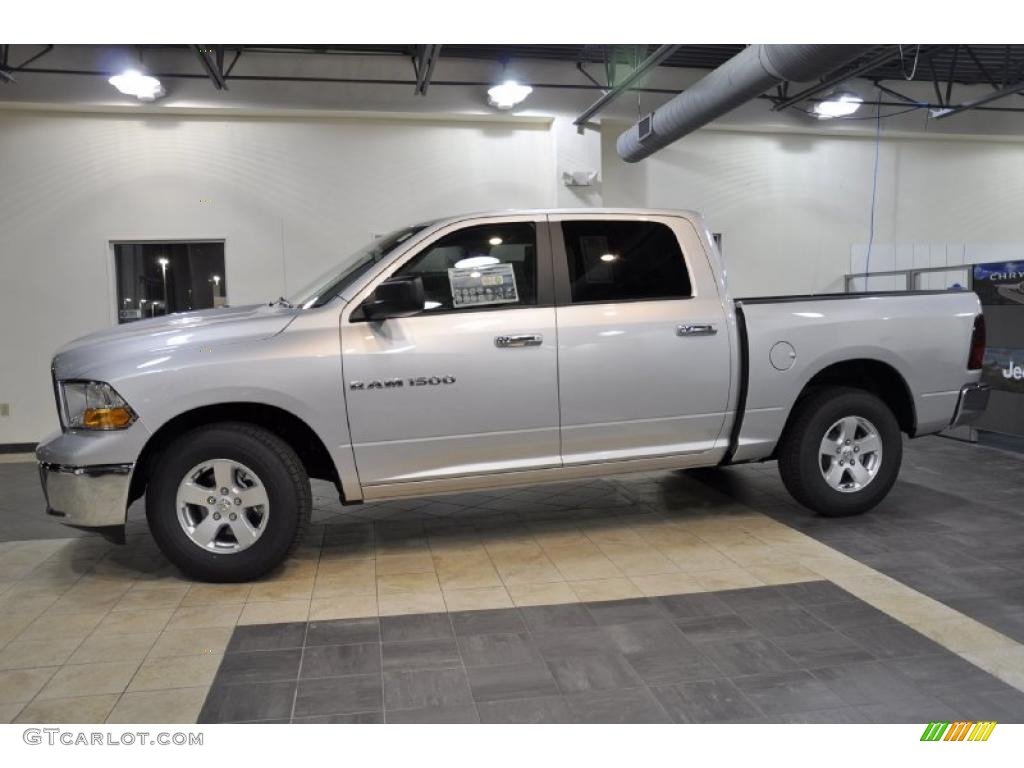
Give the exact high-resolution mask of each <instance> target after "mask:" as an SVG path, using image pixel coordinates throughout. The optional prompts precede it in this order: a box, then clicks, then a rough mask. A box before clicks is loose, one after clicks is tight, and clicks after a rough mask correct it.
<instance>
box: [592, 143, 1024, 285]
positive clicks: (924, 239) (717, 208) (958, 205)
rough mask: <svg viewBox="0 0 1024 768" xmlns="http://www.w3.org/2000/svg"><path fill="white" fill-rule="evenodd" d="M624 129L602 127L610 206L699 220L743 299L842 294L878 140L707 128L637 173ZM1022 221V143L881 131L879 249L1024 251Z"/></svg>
mask: <svg viewBox="0 0 1024 768" xmlns="http://www.w3.org/2000/svg"><path fill="white" fill-rule="evenodd" d="M620 128H621V126H608V127H607V128H606V130H605V131H604V147H603V155H602V156H603V163H604V174H603V176H604V185H603V188H604V202H605V204H606V205H639V206H656V207H666V208H693V209H696V210H699V211H701V212H703V213H704V215H705V216H706V218H707V222H708V226H709V228H710V229H711V230H712V231H714V232H721V233H723V251H724V255H725V260H726V265H727V268H728V270H729V278H730V284H731V287H732V290H733V293H734V294H735V295H737V296H744V295H746V296H751V295H765V294H783V293H813V292H820V291H841V290H843V281H842V276H843V275H844V274H845V273H846V272H848V271H849V270H850V265H851V248H852V247H853V246H854V245H855V244H859V243H866V242H867V241H868V232H869V219H870V210H871V208H870V204H871V185H872V175H873V167H874V157H875V142H874V139H873V138H871V137H852V136H823V135H813V134H804V135H800V134H781V133H775V134H773V133H756V132H755V133H751V132H746V133H744V132H736V131H715V130H708V129H705V130H702V131H699V132H697V133H695V134H693V135H691V136H688V137H686V138H685V139H683V140H682V141H680V142H678V143H676V144H673V145H671V146H669V147H667V148H666V149H664V150H662V151H661V152H658V153H657V154H655V155H653V156H652V157H650V158H648V159H647V160H645V161H643V162H641V163H637V164H632V165H631V164H627V163H624V162H622V161H620V160H619V159H618V157H617V156H616V155H615V147H614V141H615V138H616V136H617V135H618V129H620ZM1022 213H1024V143H1021V142H999V141H991V140H988V141H984V140H967V139H935V138H928V137H926V136H921V137H920V138H915V139H910V138H892V139H886V138H884V134H883V140H882V144H881V153H880V156H879V172H878V192H877V202H876V216H875V243H907V242H909V243H915V242H917V243H942V244H943V248H944V247H945V243H961V244H963V243H974V244H976V245H985V244H989V245H995V244H1007V243H1014V242H1016V243H1021V242H1024V215H1022ZM883 250H884V249H883ZM872 253H873V254H875V253H878V252H877V251H875V250H874V249H873V251H872ZM882 268H883V267H882V265H881V261H877V262H876V261H875V257H874V256H873V257H872V270H877V269H882ZM890 268H891V267H890Z"/></svg>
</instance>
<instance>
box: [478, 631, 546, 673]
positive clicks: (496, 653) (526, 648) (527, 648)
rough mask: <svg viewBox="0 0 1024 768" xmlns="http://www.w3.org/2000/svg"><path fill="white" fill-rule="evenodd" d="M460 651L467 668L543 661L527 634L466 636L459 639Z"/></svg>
mask: <svg viewBox="0 0 1024 768" xmlns="http://www.w3.org/2000/svg"><path fill="white" fill-rule="evenodd" d="M459 650H460V651H461V653H462V661H463V663H464V664H465V665H466V666H467V667H494V666H500V665H502V664H526V663H531V662H540V661H542V660H543V659H542V657H541V655H540V652H539V651H538V650H537V649H536V648H535V647H534V645H533V641H532V639H531V636H530V635H529V634H528V633H526V632H519V633H516V634H511V633H503V634H496V635H465V636H462V637H459Z"/></svg>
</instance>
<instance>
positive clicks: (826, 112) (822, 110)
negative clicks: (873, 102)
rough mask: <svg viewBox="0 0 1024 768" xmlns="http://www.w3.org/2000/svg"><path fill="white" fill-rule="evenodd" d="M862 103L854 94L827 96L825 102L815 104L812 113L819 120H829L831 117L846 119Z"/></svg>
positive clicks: (845, 93) (844, 93) (862, 100)
mask: <svg viewBox="0 0 1024 768" xmlns="http://www.w3.org/2000/svg"><path fill="white" fill-rule="evenodd" d="M863 103H864V99H862V98H861V97H860V96H858V95H857V94H856V93H850V92H843V93H835V94H832V95H831V96H829V98H828V99H826V100H825V101H819V102H818V103H817V104H815V105H814V113H815V114H816V115H817V116H818V119H819V120H830V119H832V118H833V117H846V116H848V115H852V114H853V113H854V112H856V111H857V110H858V109H860V105H861V104H863Z"/></svg>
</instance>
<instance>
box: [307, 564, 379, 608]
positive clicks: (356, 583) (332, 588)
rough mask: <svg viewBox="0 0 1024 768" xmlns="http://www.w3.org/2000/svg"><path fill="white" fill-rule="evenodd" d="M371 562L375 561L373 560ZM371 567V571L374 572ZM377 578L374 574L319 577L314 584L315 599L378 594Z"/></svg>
mask: <svg viewBox="0 0 1024 768" xmlns="http://www.w3.org/2000/svg"><path fill="white" fill-rule="evenodd" d="M369 562H371V563H372V562H373V561H372V560H371V561H369ZM372 572H373V571H372V569H371V573H372ZM376 594H377V579H376V578H375V577H374V576H372V575H371V576H369V577H361V578H349V577H346V576H338V577H335V576H326V577H323V578H321V577H317V580H316V582H315V583H314V584H313V599H314V600H317V599H325V598H332V597H354V596H357V595H376Z"/></svg>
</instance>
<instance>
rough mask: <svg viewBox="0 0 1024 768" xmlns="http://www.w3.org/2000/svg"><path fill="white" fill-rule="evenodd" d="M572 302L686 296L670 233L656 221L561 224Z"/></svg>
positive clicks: (685, 275)
mask: <svg viewBox="0 0 1024 768" xmlns="http://www.w3.org/2000/svg"><path fill="white" fill-rule="evenodd" d="M561 226H562V236H563V238H564V240H565V251H566V256H567V258H568V261H569V283H570V289H571V296H572V302H573V303H574V304H583V303H588V302H614V301H645V300H647V301H649V300H655V299H680V298H690V297H691V296H692V295H693V289H692V286H691V284H690V275H689V272H688V271H687V269H686V261H685V259H684V258H683V252H682V250H681V249H680V247H679V240H678V239H677V238H676V235H675V233H674V232H673V231H672V230H671V229H670V228H669V227H668V226H667V225H665V224H662V223H661V222H656V221H602V220H598V219H591V220H581V221H563V222H561Z"/></svg>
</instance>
